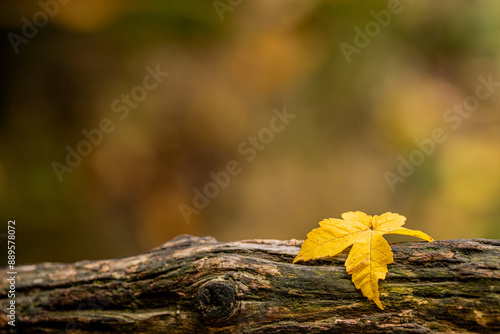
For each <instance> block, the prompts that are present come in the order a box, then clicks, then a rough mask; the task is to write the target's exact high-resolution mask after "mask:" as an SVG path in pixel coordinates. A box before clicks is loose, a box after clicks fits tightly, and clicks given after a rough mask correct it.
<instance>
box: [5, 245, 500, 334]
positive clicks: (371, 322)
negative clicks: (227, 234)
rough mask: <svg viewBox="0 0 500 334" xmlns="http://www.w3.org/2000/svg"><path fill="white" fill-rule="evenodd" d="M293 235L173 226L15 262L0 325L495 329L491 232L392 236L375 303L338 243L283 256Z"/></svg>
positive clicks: (154, 329) (112, 329) (495, 259)
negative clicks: (76, 256) (111, 245)
mask: <svg viewBox="0 0 500 334" xmlns="http://www.w3.org/2000/svg"><path fill="white" fill-rule="evenodd" d="M301 243H302V241H300V240H287V241H279V240H245V241H239V242H218V241H216V240H215V239H214V238H212V237H204V238H198V237H192V236H179V237H177V238H175V239H173V240H171V241H169V242H167V243H165V244H163V245H162V246H160V247H158V248H155V249H153V250H151V251H149V252H147V253H145V254H141V255H138V256H133V257H128V258H123V259H113V260H102V261H82V262H77V263H73V264H61V263H41V264H36V265H26V266H20V267H18V268H17V272H18V274H17V282H16V326H15V327H12V326H10V325H9V324H8V321H9V319H8V318H7V306H8V305H9V302H10V299H8V297H7V292H8V289H9V285H8V282H7V281H6V279H2V281H1V282H0V333H10V332H16V330H17V332H19V333H66V332H67V333H72V332H75V333H76V332H78V333H125V332H128V333H140V332H144V333H277V332H280V333H320V332H321V333H323V332H331V333H388V332H392V333H436V332H440V333H444V332H457V333H496V332H499V331H500V270H499V267H500V241H498V240H486V239H471V240H444V241H435V242H433V243H427V242H415V243H399V244H393V245H392V249H393V253H394V260H395V262H394V263H393V264H391V265H389V273H388V275H387V278H386V280H384V281H380V282H379V285H380V293H381V300H382V303H383V304H384V307H385V310H380V309H379V308H378V307H377V306H376V305H375V304H374V303H373V302H372V301H369V300H368V299H366V298H365V297H364V296H363V295H362V294H361V293H360V291H359V290H356V289H355V287H354V285H353V283H352V282H351V278H350V276H348V275H347V274H346V272H345V267H344V265H343V263H344V261H345V259H346V255H347V252H344V253H342V254H340V255H338V256H336V257H334V258H332V259H331V260H329V261H315V262H312V263H307V264H292V260H293V258H294V257H295V255H296V254H297V253H298V251H299V248H300V245H301ZM1 273H2V277H6V276H7V269H5V268H3V269H2V270H1ZM14 329H15V330H14Z"/></svg>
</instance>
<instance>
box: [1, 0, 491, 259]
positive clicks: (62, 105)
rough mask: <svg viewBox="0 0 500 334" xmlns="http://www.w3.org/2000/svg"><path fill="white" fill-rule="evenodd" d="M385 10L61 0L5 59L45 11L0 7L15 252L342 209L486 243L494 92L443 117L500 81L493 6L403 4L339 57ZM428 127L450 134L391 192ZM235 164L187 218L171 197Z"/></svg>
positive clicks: (259, 225) (113, 252) (373, 5)
mask: <svg viewBox="0 0 500 334" xmlns="http://www.w3.org/2000/svg"><path fill="white" fill-rule="evenodd" d="M47 1H49V0H47ZM223 2H224V3H227V2H225V1H223ZM387 6H388V2H387V1H344V0H343V1H341V0H339V1H326V0H325V1H319V0H317V1H307V2H302V1H297V0H288V1H285V0H280V1H272V2H269V1H264V0H259V1H242V2H241V4H239V5H237V6H234V8H232V10H228V11H226V12H224V13H223V20H221V17H220V15H219V14H218V12H217V10H216V8H215V7H214V5H213V2H211V1H189V2H187V1H169V2H164V1H158V0H149V1H144V2H138V1H131V0H129V1H118V0H114V1H106V2H101V1H98V0H92V1H90V0H89V1H80V2H70V3H68V4H67V5H61V6H60V8H59V10H58V13H57V14H56V15H55V16H54V17H51V18H50V20H49V22H48V24H47V25H45V26H43V27H40V28H39V32H38V34H37V35H36V36H35V37H33V38H30V39H29V42H28V43H27V44H20V45H19V52H18V53H15V52H14V50H13V47H12V45H11V43H10V42H9V39H8V38H7V36H8V34H9V33H11V32H14V33H16V34H18V35H21V34H22V29H23V21H22V20H21V18H22V17H26V18H28V19H29V20H32V17H33V15H34V14H35V13H37V12H39V11H40V10H41V9H40V7H39V4H38V3H37V2H29V1H18V2H13V3H3V4H2V5H1V7H2V8H1V10H0V12H1V14H0V28H1V29H2V35H3V36H4V38H3V41H2V44H1V45H0V48H1V49H0V54H1V55H2V61H1V62H0V63H1V64H0V71H1V73H2V76H1V80H0V221H1V222H3V224H4V225H3V226H5V228H4V230H6V226H7V220H8V219H16V221H17V241H18V248H17V250H18V262H19V263H32V262H41V261H76V260H80V259H97V258H109V257H121V256H128V255H133V254H137V253H140V252H143V251H145V250H147V249H150V248H153V247H155V246H158V245H159V244H161V243H163V242H166V241H168V240H169V239H171V238H172V237H175V236H176V235H178V234H182V233H190V234H195V235H212V236H214V237H216V238H218V239H220V240H236V239H247V238H276V239H288V238H297V239H304V238H305V235H306V233H307V232H308V231H309V230H311V229H312V228H314V227H316V226H317V222H318V221H320V220H322V219H324V218H328V217H340V215H341V213H342V212H344V211H350V210H361V211H365V212H367V213H368V214H380V213H383V212H386V211H393V212H398V213H400V214H402V215H405V216H406V217H407V218H408V222H407V227H409V228H412V229H420V230H423V231H425V232H427V233H428V234H430V235H431V236H432V237H434V238H435V239H453V238H499V237H500V232H499V222H500V218H499V217H500V204H499V202H498V201H497V198H498V197H499V195H500V113H499V106H500V91H498V92H497V91H495V92H494V93H493V94H492V96H491V98H489V99H487V100H485V101H481V103H480V106H479V108H478V109H477V110H476V111H474V112H473V113H471V115H470V117H468V118H464V119H463V122H462V124H461V125H460V127H458V128H457V129H456V130H454V129H452V128H451V127H450V124H449V123H447V122H446V121H445V120H444V118H443V115H444V114H445V112H446V111H447V110H448V109H449V108H452V107H453V105H454V104H456V103H462V102H463V101H464V99H465V98H466V97H467V96H470V95H473V94H474V91H475V88H476V86H477V85H478V79H477V77H478V76H480V75H481V76H483V77H485V78H486V77H488V76H489V75H492V77H493V79H494V80H495V81H500V71H499V64H500V57H499V55H500V54H499V51H500V45H499V44H498V37H497V36H498V35H499V32H500V23H499V21H498V17H499V14H500V5H499V4H497V2H496V1H493V0H487V1H481V2H473V1H468V2H458V3H457V2H455V1H451V0H446V1H440V2H433V1H430V0H427V1H418V2H411V1H401V2H400V6H401V8H402V11H401V13H399V14H394V15H392V16H391V21H390V22H389V24H388V25H387V26H386V27H381V29H380V32H379V33H378V34H377V35H376V36H375V37H373V38H370V43H369V45H367V46H366V47H364V48H361V49H360V52H359V53H357V54H353V55H352V58H351V62H350V63H349V62H348V61H347V60H346V57H345V55H344V54H343V53H342V51H341V48H340V44H341V43H342V42H346V43H349V44H353V43H354V41H353V40H354V38H355V34H356V32H355V30H354V28H355V27H359V28H360V29H361V30H364V29H365V28H366V25H367V24H368V23H369V22H372V21H374V17H373V14H372V11H375V12H377V13H378V12H379V11H381V10H385V9H387ZM157 65H159V66H160V68H161V70H162V71H165V72H169V73H170V75H169V76H168V77H167V78H165V79H164V81H163V82H162V83H160V85H159V86H158V87H157V88H156V89H154V90H152V91H151V92H149V93H148V95H147V98H146V99H144V101H141V102H140V103H139V104H138V106H137V107H136V108H133V109H131V110H130V114H129V115H128V117H126V118H125V119H123V120H121V119H120V118H119V117H118V116H119V114H116V113H114V112H113V110H112V108H111V104H112V102H113V101H114V100H115V99H117V98H120V96H121V95H122V94H129V93H130V92H131V90H132V89H133V88H134V87H135V86H137V85H140V84H141V83H142V80H143V77H144V76H145V75H146V74H147V70H146V68H147V66H151V67H153V68H155V67H156V66H157ZM285 106H286V108H287V110H288V112H289V113H292V114H294V115H296V116H297V117H296V119H294V120H292V121H291V122H290V124H288V125H287V126H286V127H285V129H284V130H283V131H281V132H279V133H275V134H274V138H273V140H272V141H270V142H269V143H268V144H266V145H265V149H263V150H262V151H259V152H258V154H257V155H256V157H255V159H253V160H252V161H251V162H247V161H246V160H245V158H246V156H245V155H243V154H241V151H239V149H238V147H239V145H241V143H243V142H244V141H248V137H249V136H255V135H258V134H259V132H260V131H262V129H263V128H266V127H268V126H269V121H270V119H271V118H272V117H273V115H274V114H273V112H272V110H273V108H276V109H278V110H283V108H284V107H285ZM103 118H110V119H111V120H112V121H113V124H114V125H115V130H114V131H113V132H112V133H110V134H106V135H105V136H104V139H103V142H102V143H101V144H99V145H97V146H96V147H94V148H93V151H92V153H91V154H90V155H89V156H87V157H84V158H83V161H82V163H81V164H80V165H79V166H77V167H76V168H74V170H73V171H72V172H71V173H66V174H64V177H63V182H59V181H58V178H57V176H56V174H55V173H54V170H53V167H52V163H53V162H54V161H58V162H61V163H64V161H65V157H66V154H67V151H66V147H67V146H68V145H69V146H70V147H72V148H75V147H76V146H77V144H78V143H79V142H80V141H81V140H83V139H85V137H84V136H83V134H82V131H83V130H85V129H86V130H91V129H95V128H97V127H98V126H99V123H100V122H101V120H102V119H103ZM436 128H443V129H444V130H445V132H446V135H447V140H446V141H445V142H443V143H442V144H438V145H437V147H436V150H435V152H434V153H433V154H431V155H429V156H428V157H426V159H425V161H424V162H423V163H422V164H421V165H420V166H417V167H416V168H415V172H414V173H412V175H410V176H408V177H407V178H405V182H404V183H397V184H396V185H395V190H394V191H391V187H390V186H389V184H388V183H387V181H386V178H385V176H384V175H385V173H386V172H387V171H389V172H392V173H397V169H398V165H399V163H400V161H399V160H398V156H400V155H401V156H403V157H405V158H408V157H409V155H410V154H411V153H412V152H413V151H414V150H415V149H417V148H418V146H417V145H416V143H415V141H422V140H425V139H426V138H430V136H431V134H432V131H433V130H434V129H436ZM231 160H236V161H238V162H239V164H240V166H241V168H242V171H241V173H240V174H239V175H237V176H234V177H232V178H231V180H230V183H229V185H228V186H227V187H225V188H224V189H221V191H220V193H219V194H218V196H216V197H215V198H214V199H212V200H211V201H210V203H209V205H208V206H207V207H206V208H205V209H203V210H200V212H199V214H194V215H193V216H191V221H190V222H189V223H186V221H185V220H184V218H183V216H182V214H181V212H180V211H179V204H181V203H184V204H186V205H191V206H192V205H193V204H192V200H193V196H194V193H193V188H197V189H203V188H204V187H205V186H206V184H207V183H209V182H211V181H212V179H211V177H210V172H215V173H217V172H219V171H221V170H224V169H225V168H226V164H227V163H228V162H229V161H231ZM398 240H399V239H398ZM3 244H4V243H3V242H2V245H3ZM1 261H4V259H2V260H1Z"/></svg>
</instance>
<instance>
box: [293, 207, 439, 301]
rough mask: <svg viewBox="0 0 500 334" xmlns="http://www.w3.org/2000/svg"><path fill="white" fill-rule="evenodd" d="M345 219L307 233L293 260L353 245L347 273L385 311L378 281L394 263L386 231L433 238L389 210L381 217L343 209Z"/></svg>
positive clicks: (325, 254)
mask: <svg viewBox="0 0 500 334" xmlns="http://www.w3.org/2000/svg"><path fill="white" fill-rule="evenodd" d="M342 218H343V220H342V219H333V218H330V219H325V220H323V221H321V222H319V226H320V227H319V228H316V229H314V230H312V231H311V232H309V233H308V234H307V239H306V241H304V243H303V244H302V248H301V249H300V252H299V254H297V256H296V257H295V259H294V260H293V263H296V262H298V261H309V260H317V259H320V258H325V257H330V256H334V255H336V254H338V253H340V252H342V251H343V250H344V249H346V248H347V247H349V246H353V247H352V249H351V251H350V252H349V256H348V257H347V260H346V261H345V266H346V269H347V273H348V274H349V275H352V281H353V283H354V285H355V286H356V289H361V292H362V293H363V295H364V296H365V297H366V298H368V299H369V300H373V301H374V302H375V304H377V306H378V307H380V308H381V309H382V310H383V309H384V307H383V306H382V303H381V302H380V295H379V292H378V280H379V279H385V275H386V273H387V265H388V264H390V263H392V262H394V258H393V256H392V251H391V247H390V246H389V243H388V242H387V241H386V240H385V239H384V238H383V237H382V236H383V235H384V234H404V235H410V236H413V237H417V238H421V239H424V240H427V241H429V242H432V241H434V239H432V238H431V237H430V236H428V235H427V234H425V233H424V232H421V231H416V230H410V229H407V228H405V227H402V226H403V225H404V223H405V220H406V217H404V216H401V215H399V214H397V213H392V212H386V213H384V214H383V215H380V216H373V217H372V216H369V215H367V214H366V213H364V212H361V211H356V212H352V211H350V212H344V213H343V214H342Z"/></svg>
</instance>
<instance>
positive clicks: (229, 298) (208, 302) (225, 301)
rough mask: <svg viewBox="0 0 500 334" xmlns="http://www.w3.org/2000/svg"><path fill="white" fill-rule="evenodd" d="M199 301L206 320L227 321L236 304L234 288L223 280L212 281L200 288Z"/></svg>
mask: <svg viewBox="0 0 500 334" xmlns="http://www.w3.org/2000/svg"><path fill="white" fill-rule="evenodd" d="M198 301H199V304H200V309H201V312H202V315H203V317H204V318H205V319H206V320H209V321H216V322H218V321H225V320H227V319H228V318H229V317H230V315H231V314H232V311H233V309H234V306H235V296H234V288H233V286H232V285H230V284H228V283H225V282H223V281H219V280H216V281H210V282H208V283H206V284H204V285H203V286H202V287H201V288H200V289H199V290H198Z"/></svg>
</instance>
